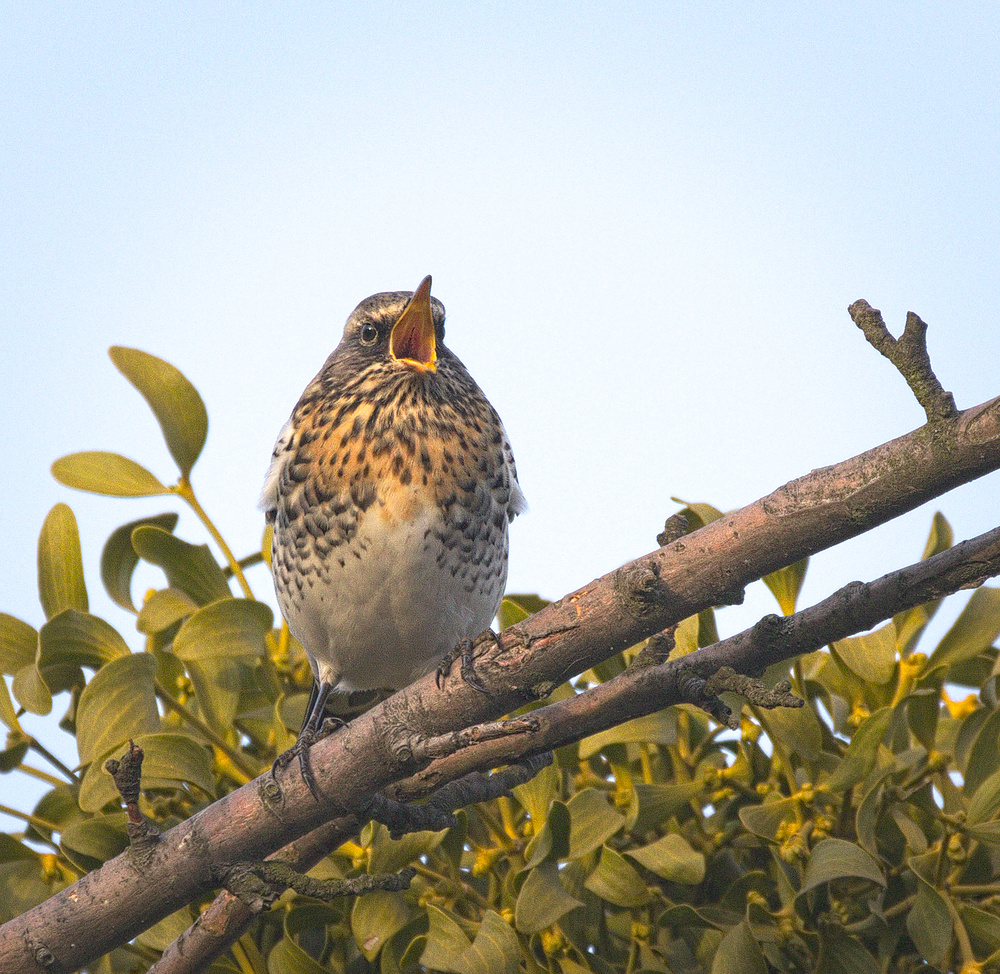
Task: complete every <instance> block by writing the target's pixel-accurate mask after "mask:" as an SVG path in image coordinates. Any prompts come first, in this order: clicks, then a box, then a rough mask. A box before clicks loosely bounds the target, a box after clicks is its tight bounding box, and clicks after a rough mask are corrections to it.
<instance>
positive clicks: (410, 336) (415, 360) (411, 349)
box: [389, 274, 437, 372]
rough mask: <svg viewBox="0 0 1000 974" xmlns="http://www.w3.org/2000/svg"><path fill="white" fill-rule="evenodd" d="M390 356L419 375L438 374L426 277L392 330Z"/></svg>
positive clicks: (432, 318)
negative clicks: (420, 373)
mask: <svg viewBox="0 0 1000 974" xmlns="http://www.w3.org/2000/svg"><path fill="white" fill-rule="evenodd" d="M389 354H390V355H391V356H392V357H393V358H394V359H396V360H397V361H398V362H402V363H404V364H405V365H408V366H409V367H410V368H411V369H416V370H417V371H418V372H436V371H437V338H436V336H435V334H434V315H433V314H432V313H431V278H430V275H429V274H428V275H427V277H425V278H424V279H423V280H422V281H421V282H420V284H419V285H418V287H417V289H416V291H414V292H413V297H412V298H410V303H409V304H407V306H406V307H405V308H404V309H403V313H402V314H401V315H400V316H399V321H397V322H396V324H394V325H393V326H392V332H391V333H390V334H389Z"/></svg>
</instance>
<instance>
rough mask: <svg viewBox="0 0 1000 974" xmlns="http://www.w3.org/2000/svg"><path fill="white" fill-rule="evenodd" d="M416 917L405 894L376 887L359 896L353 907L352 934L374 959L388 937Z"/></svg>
mask: <svg viewBox="0 0 1000 974" xmlns="http://www.w3.org/2000/svg"><path fill="white" fill-rule="evenodd" d="M413 916H414V910H413V907H412V906H410V903H409V901H408V900H407V898H406V895H405V894H404V893H388V892H386V891H385V890H373V891H372V892H371V893H366V894H365V895H364V896H358V897H356V898H355V900H354V906H353V907H352V908H351V933H353V934H354V940H355V943H357V945H358V949H359V950H360V951H361V953H363V954H364V955H365V957H366V958H367V959H368V960H370V961H373V960H375V958H376V957H377V956H378V953H379V951H380V950H381V949H382V947H383V946H385V943H386V941H387V940H389V939H390V937H392V936H393V934H395V933H396V932H397V931H398V930H402V929H403V927H405V926H406V924H407V923H409V922H410V920H411V919H412V917H413Z"/></svg>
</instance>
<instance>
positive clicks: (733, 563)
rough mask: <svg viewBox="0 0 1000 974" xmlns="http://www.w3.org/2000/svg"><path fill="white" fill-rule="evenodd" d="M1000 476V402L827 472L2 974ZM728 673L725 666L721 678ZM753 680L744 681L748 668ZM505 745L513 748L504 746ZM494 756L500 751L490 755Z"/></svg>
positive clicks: (396, 726)
mask: <svg viewBox="0 0 1000 974" xmlns="http://www.w3.org/2000/svg"><path fill="white" fill-rule="evenodd" d="M998 467H1000V400H992V401H991V402H988V403H984V404H983V405H981V406H978V407H975V408H973V409H970V410H966V411H965V412H962V413H960V414H958V415H956V416H954V417H952V418H947V419H939V420H937V421H935V422H933V423H930V424H928V425H927V426H925V427H922V428H920V429H918V430H916V431H914V432H913V433H910V434H908V435H907V436H904V437H901V438H899V439H897V440H894V441H892V442H890V443H887V444H884V445H882V446H880V447H877V448H876V449H874V450H871V451H869V452H868V453H865V454H862V455H861V456H859V457H855V458H854V459H852V460H848V461H845V462H844V463H841V464H837V465H835V466H833V467H827V468H824V469H822V470H817V471H813V472H812V473H811V474H809V475H807V476H806V477H803V478H800V479H799V480H796V481H793V482H791V483H789V484H787V485H785V486H784V487H782V488H780V489H779V490H777V491H775V492H774V493H773V494H770V495H768V496H767V497H765V498H762V499H761V500H759V501H757V502H755V503H754V504H751V505H749V506H748V507H746V508H743V509H742V510H740V511H736V512H733V513H731V514H728V515H726V516H725V517H723V518H721V519H720V520H718V521H715V522H713V523H712V524H709V525H707V526H706V527H704V528H702V529H701V530H700V531H697V532H695V533H694V534H692V535H689V536H686V537H684V538H682V539H679V540H677V541H673V542H672V543H670V544H668V545H667V546H666V547H664V548H660V549H659V550H657V551H655V552H652V553H651V554H649V555H646V556H644V557H643V558H639V559H637V560H636V561H634V562H631V563H629V564H628V565H627V566H623V568H621V569H618V570H617V571H616V572H612V573H611V574H610V575H607V576H604V577H603V578H601V579H598V580H596V581H594V582H592V583H590V584H589V585H587V586H584V587H583V588H581V589H579V590H578V591H576V592H574V593H572V594H571V595H569V596H567V597H565V598H564V599H561V600H560V601H559V602H556V603H554V604H553V605H551V606H549V607H548V608H546V609H544V610H543V611H541V612H539V613H537V614H536V615H535V616H532V617H531V618H529V619H526V620H525V621H524V622H522V623H520V624H519V625H517V626H515V627H512V628H511V629H509V630H507V631H505V633H504V634H503V637H502V639H501V640H500V641H499V644H498V646H497V647H495V648H494V647H491V648H489V649H488V650H487V651H486V653H485V654H484V655H483V656H481V657H480V659H479V660H478V662H477V665H476V670H477V673H478V674H479V675H480V676H481V677H482V678H483V681H484V683H485V684H486V686H487V687H488V688H489V689H490V691H491V693H492V694H493V696H492V697H487V696H485V695H483V694H482V693H479V692H478V691H476V690H475V689H473V688H471V687H469V686H467V685H466V684H465V683H463V682H462V681H461V680H460V679H459V677H458V675H457V674H453V675H451V676H450V677H449V678H448V679H447V680H446V681H445V685H444V689H443V690H440V691H439V690H438V689H437V687H436V686H435V682H434V677H433V676H430V677H427V678H425V679H423V680H420V681H418V682H417V683H416V684H414V685H413V686H411V687H409V688H407V689H406V690H404V691H401V692H400V693H398V694H396V695H395V696H393V697H391V698H390V699H389V700H387V701H385V702H383V703H382V704H380V705H379V706H377V707H375V708H373V709H372V710H371V711H369V712H368V713H366V714H363V715H361V716H359V717H358V718H356V719H355V720H354V721H352V722H351V724H349V725H348V726H347V727H345V728H343V729H341V730H340V731H338V732H337V733H336V734H334V735H332V736H331V737H329V738H327V739H325V740H323V741H320V742H319V743H318V744H316V745H315V747H314V748H313V749H312V764H313V769H314V773H315V776H316V783H317V786H318V788H319V790H320V793H321V795H324V796H329V797H326V798H324V800H323V801H321V802H319V803H317V802H315V801H314V800H313V798H312V796H311V795H310V794H309V790H308V787H307V786H306V785H305V783H304V782H303V781H302V780H301V778H300V776H299V775H298V773H297V768H293V769H290V770H289V771H287V772H285V773H281V774H279V775H278V776H277V778H276V779H272V778H271V776H270V775H265V776H262V777H261V778H259V779H257V780H256V781H254V782H251V783H250V784H248V785H246V786H244V787H243V788H240V789H239V790H237V791H235V792H233V793H232V794H230V795H227V796H226V797H225V798H223V799H221V800H220V801H218V802H216V803H215V804H214V805H212V806H211V807H210V808H207V809H205V810H204V811H202V812H200V813H199V814H197V815H195V816H193V817H192V818H190V819H188V820H186V821H184V822H182V823H181V824H179V825H177V826H175V827H174V828H172V829H170V830H169V831H167V832H165V833H164V834H163V835H162V836H161V837H160V840H159V841H158V842H157V843H156V845H155V848H154V849H153V850H151V852H150V854H149V855H148V856H147V857H146V858H145V859H144V860H143V861H142V862H141V863H137V862H136V861H134V860H133V859H132V858H130V856H129V852H128V851H127V852H126V853H123V854H122V855H121V856H119V857H117V858H115V859H112V860H110V861H109V862H107V863H105V864H104V865H103V866H102V867H101V868H100V869H98V870H95V871H94V872H92V873H90V874H88V875H87V876H85V877H83V878H82V879H81V880H80V881H79V882H77V883H75V884H73V886H71V887H69V888H67V889H66V890H63V891H62V892H60V893H58V894H57V895H56V896H54V897H52V898H51V899H49V900H47V901H46V902H45V903H43V904H41V905H40V906H38V907H36V908H35V909H33V910H30V911H28V912H27V913H25V914H23V915H22V916H20V917H17V918H16V919H14V920H12V921H10V922H9V923H7V924H5V925H4V927H2V928H0V970H4V971H10V972H12V974H13V972H21V971H31V972H34V971H48V972H51V974H58V972H67V974H68V972H69V971H72V970H75V969H76V968H78V967H80V966H82V965H84V964H86V963H89V962H90V961H91V960H93V959H94V958H96V957H98V956H101V955H102V954H104V953H107V951H108V950H110V949H112V948H113V947H114V946H116V945H118V944H121V943H124V942H125V941H127V940H129V939H131V938H132V937H134V936H136V935H137V934H138V933H139V932H141V931H142V930H144V929H146V928H147V927H148V926H150V925H151V924H152V923H154V922H156V920H158V919H160V918H162V917H164V916H166V915H168V914H169V913H171V912H173V911H174V910H176V909H178V908H179V907H180V906H182V905H184V904H186V903H188V902H190V901H191V900H192V899H194V898H195V897H197V896H201V895H204V894H205V893H206V892H208V891H210V890H212V889H214V888H217V887H218V885H219V877H220V876H222V875H224V873H225V870H226V868H228V867H229V866H231V865H232V864H233V863H235V862H239V861H244V860H247V859H255V858H264V857H266V856H267V855H269V854H270V853H272V852H273V851H275V850H276V849H278V848H280V847H281V846H284V845H287V844H288V843H289V842H290V841H294V840H295V839H297V838H298V837H300V836H302V835H304V834H305V833H307V832H310V831H311V830H313V829H315V828H316V827H317V826H318V825H320V824H321V823H322V822H324V821H326V820H328V819H330V818H331V817H333V816H336V815H342V814H344V813H345V812H348V811H350V810H352V809H356V810H360V809H363V808H364V807H365V805H366V804H367V803H368V801H370V798H371V796H372V795H373V794H375V793H376V792H378V791H381V790H382V789H384V788H385V787H387V786H388V785H389V784H390V783H391V782H392V781H394V780H397V779H399V778H402V777H405V776H409V775H412V774H413V773H414V772H415V771H417V770H419V769H418V767H417V766H416V765H415V762H414V761H413V759H412V749H407V748H406V747H405V746H404V747H402V748H400V747H399V742H401V741H407V740H410V739H412V738H413V737H414V736H416V737H418V738H426V737H433V736H439V735H441V734H446V733H449V732H451V731H455V730H460V729H462V728H465V727H468V726H470V725H472V724H476V723H481V722H483V721H489V720H494V719H495V718H497V717H499V716H500V715H502V714H503V713H505V712H509V711H510V710H512V709H514V708H516V707H517V706H518V705H519V704H521V703H523V702H525V701H526V700H529V699H534V698H537V697H540V696H544V695H546V694H547V693H548V692H550V691H551V689H552V688H554V687H555V686H558V685H559V684H560V683H562V682H563V681H564V680H566V679H567V678H569V677H571V676H573V675H575V674H577V673H579V672H582V671H583V670H585V669H588V668H590V667H591V666H593V665H595V664H596V663H597V662H599V661H601V660H602V659H605V658H607V657H608V656H610V655H613V654H614V653H616V652H618V651H619V650H621V649H623V648H625V647H627V646H630V645H633V644H635V643H637V642H639V641H641V640H642V639H644V638H646V637H648V636H650V635H651V634H653V633H655V632H657V631H659V630H661V629H664V628H666V627H667V626H669V625H671V624H673V623H675V622H677V621H679V620H680V619H683V618H685V617H686V616H689V615H692V614H693V613H695V612H697V611H699V610H701V609H703V608H705V607H708V606H711V605H716V604H719V603H720V602H722V601H725V600H726V599H728V598H731V597H732V595H733V593H734V592H738V591H739V590H741V589H742V588H743V587H744V586H745V585H747V584H749V583H750V582H752V581H754V580H755V579H757V578H760V577H762V576H763V575H765V574H767V573H769V572H772V571H775V570H776V569H778V568H781V567H783V566H785V565H788V564H791V563H792V562H795V561H798V560H799V559H800V558H802V557H804V556H805V555H807V554H812V553H815V552H816V551H819V550H822V549H824V548H827V547H830V546H831V545H834V544H837V543H839V542H840V541H843V540H845V539H846V538H850V537H854V536H855V535H857V534H860V533H861V532H863V531H866V530H869V529H870V528H872V527H875V526H876V525H878V524H882V523H884V522H886V521H888V520H891V519H892V518H894V517H897V516H898V515H899V514H902V513H904V512H905V511H908V510H912V509H913V508H915V507H917V506H919V505H920V504H922V503H923V502H924V501H926V500H928V499H930V498H931V497H934V496H937V495H939V494H941V493H944V492H946V491H947V490H950V489H951V488H953V487H955V486H957V485H959V484H962V483H966V482H968V481H970V480H972V479H975V478H976V477H980V476H983V475H984V474H986V473H989V472H991V471H993V470H995V469H997V468H998ZM723 662H724V661H723V660H719V661H718V663H719V665H721V664H722V663H723ZM741 668H742V666H741ZM497 740H499V741H501V742H503V741H505V739H504V738H499V739H497ZM491 743H495V742H491Z"/></svg>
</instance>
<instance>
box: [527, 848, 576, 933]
mask: <svg viewBox="0 0 1000 974" xmlns="http://www.w3.org/2000/svg"><path fill="white" fill-rule="evenodd" d="M582 905H583V904H582V903H581V902H580V901H579V900H578V899H576V898H575V897H572V896H570V895H569V893H567V892H566V890H565V889H563V885H562V882H561V881H560V879H559V867H558V865H557V864H556V863H555V862H554V861H552V860H547V861H546V862H543V863H541V864H540V865H538V866H535V868H534V869H532V870H531V871H530V872H529V873H528V876H527V879H525V881H524V885H523V886H522V887H521V892H520V893H519V894H518V896H517V903H516V904H515V906H514V924H515V926H516V927H517V929H518V930H520V931H521V933H528V934H531V933H538V932H539V931H540V930H544V929H545V928H546V927H549V926H551V925H552V924H553V923H555V922H556V921H557V920H558V919H559V918H560V917H563V916H565V915H566V914H567V913H569V911H570V910H572V909H575V908H576V907H578V906H582Z"/></svg>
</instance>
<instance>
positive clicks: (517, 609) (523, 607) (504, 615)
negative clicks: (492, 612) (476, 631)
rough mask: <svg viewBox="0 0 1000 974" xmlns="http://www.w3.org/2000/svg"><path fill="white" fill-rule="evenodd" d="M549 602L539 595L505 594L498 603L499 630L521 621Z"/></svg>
mask: <svg viewBox="0 0 1000 974" xmlns="http://www.w3.org/2000/svg"><path fill="white" fill-rule="evenodd" d="M549 604H550V603H549V600H548V599H543V598H542V597H541V596H539V595H505V596H504V597H503V601H502V602H501V603H500V611H499V612H497V619H498V620H499V621H500V631H501V632H503V630H504V629H506V628H507V627H508V626H513V625H516V624H517V623H519V622H522V621H523V620H524V619H527V618H528V616H530V615H534V614H535V613H536V612H538V610H539V609H544V608H545V606H547V605H549Z"/></svg>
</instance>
